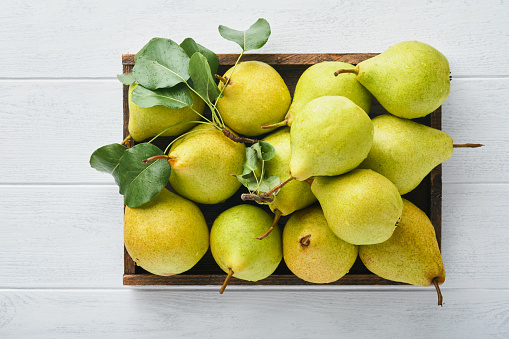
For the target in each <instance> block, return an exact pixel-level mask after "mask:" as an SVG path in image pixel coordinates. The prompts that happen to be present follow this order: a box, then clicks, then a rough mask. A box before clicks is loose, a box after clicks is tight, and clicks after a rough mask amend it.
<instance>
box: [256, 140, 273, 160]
mask: <svg viewBox="0 0 509 339" xmlns="http://www.w3.org/2000/svg"><path fill="white" fill-rule="evenodd" d="M259 143H260V150H261V158H262V160H263V161H269V160H270V159H272V158H274V156H275V155H276V149H275V148H274V146H272V145H271V144H269V143H268V142H267V141H263V140H260V141H259Z"/></svg>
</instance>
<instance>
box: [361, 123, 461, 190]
mask: <svg viewBox="0 0 509 339" xmlns="http://www.w3.org/2000/svg"><path fill="white" fill-rule="evenodd" d="M373 125H374V126H375V134H374V137H373V145H372V146H371V150H370V151H369V154H368V156H367V158H366V159H365V160H364V161H363V162H362V163H361V164H360V165H359V168H368V169H371V170H373V171H376V172H378V173H380V174H382V175H383V176H385V177H386V178H387V179H389V180H390V181H392V183H393V184H394V185H396V187H397V188H398V190H399V193H400V194H405V193H408V192H410V191H412V190H413V189H414V188H416V187H417V186H418V185H419V183H420V182H421V181H422V179H424V177H425V176H426V175H428V173H429V172H431V170H432V169H433V168H435V167H436V166H437V165H439V164H441V163H442V162H444V161H446V160H447V159H449V158H450V157H451V155H452V152H453V143H452V139H451V137H450V136H449V135H447V133H445V132H443V131H440V130H437V129H434V128H431V127H428V126H424V125H421V124H418V123H416V122H414V121H410V120H406V119H401V118H398V117H395V116H392V115H389V114H386V115H380V116H378V117H376V118H374V119H373Z"/></svg>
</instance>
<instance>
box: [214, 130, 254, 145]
mask: <svg viewBox="0 0 509 339" xmlns="http://www.w3.org/2000/svg"><path fill="white" fill-rule="evenodd" d="M221 131H222V132H223V134H224V135H225V136H227V137H228V138H230V139H231V140H233V141H235V142H247V143H248V144H256V143H257V142H258V141H260V140H256V139H249V138H243V137H239V136H237V135H235V134H233V133H232V132H230V131H229V130H228V129H227V128H223V129H222V130H221Z"/></svg>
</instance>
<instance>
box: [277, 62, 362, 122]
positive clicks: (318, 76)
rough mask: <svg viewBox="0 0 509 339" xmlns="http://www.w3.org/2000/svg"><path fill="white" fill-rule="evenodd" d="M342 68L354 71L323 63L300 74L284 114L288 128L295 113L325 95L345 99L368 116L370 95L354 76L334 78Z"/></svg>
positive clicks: (342, 63) (336, 64) (349, 66)
mask: <svg viewBox="0 0 509 339" xmlns="http://www.w3.org/2000/svg"><path fill="white" fill-rule="evenodd" d="M342 68H344V69H348V68H351V69H354V68H355V66H353V65H350V64H347V63H344V62H339V61H324V62H320V63H317V64H314V65H313V66H311V67H309V68H308V69H306V70H305V71H304V73H302V75H301V76H300V78H299V81H298V82H297V86H296V87H295V93H294V95H293V101H292V104H291V106H290V109H289V110H288V113H287V114H286V119H287V120H288V126H291V125H292V122H293V120H294V118H295V115H296V114H297V112H298V111H299V110H300V109H301V108H302V107H304V106H305V105H306V104H307V103H308V102H310V101H311V100H313V99H316V98H319V97H323V96H326V95H331V96H336V95H340V96H344V97H347V98H348V99H350V100H352V101H353V102H354V103H355V104H356V105H358V106H359V107H360V108H362V109H363V110H364V112H366V113H367V114H369V111H370V110H371V101H372V95H371V93H369V91H368V90H367V89H366V88H364V86H362V85H361V84H360V83H359V82H358V81H357V80H356V79H355V75H354V74H341V75H339V76H334V72H335V71H337V70H338V69H342Z"/></svg>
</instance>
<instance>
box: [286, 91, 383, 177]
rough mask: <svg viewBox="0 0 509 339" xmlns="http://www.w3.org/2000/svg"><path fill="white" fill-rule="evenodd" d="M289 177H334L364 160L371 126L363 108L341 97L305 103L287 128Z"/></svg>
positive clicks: (370, 141)
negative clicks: (290, 152) (288, 136)
mask: <svg viewBox="0 0 509 339" xmlns="http://www.w3.org/2000/svg"><path fill="white" fill-rule="evenodd" d="M290 140H291V148H292V157H291V161H290V172H291V175H292V177H294V178H295V179H297V180H299V181H302V180H306V179H307V178H309V177H312V176H334V175H340V174H343V173H346V172H348V171H351V170H353V169H354V168H356V167H357V166H359V164H360V163H361V162H362V161H363V160H364V159H365V158H366V157H367V155H368V153H369V150H370V148H371V144H372V142H373V123H372V122H371V119H370V118H369V116H368V115H367V114H366V112H364V110H363V109H362V108H360V107H359V106H357V105H356V104H355V103H353V102H352V101H351V100H350V99H348V98H345V97H342V96H323V97H320V98H316V99H313V100H311V101H310V102H308V103H307V104H306V105H305V106H304V107H303V108H302V109H301V110H300V111H299V114H297V117H296V118H295V120H294V122H293V124H292V128H291V129H290Z"/></svg>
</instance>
